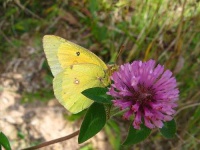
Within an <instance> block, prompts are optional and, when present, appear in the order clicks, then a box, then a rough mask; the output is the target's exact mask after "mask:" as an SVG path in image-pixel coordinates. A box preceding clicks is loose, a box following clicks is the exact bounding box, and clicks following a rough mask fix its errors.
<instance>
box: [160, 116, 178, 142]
mask: <svg viewBox="0 0 200 150" xmlns="http://www.w3.org/2000/svg"><path fill="white" fill-rule="evenodd" d="M160 132H161V134H162V135H163V136H164V137H166V138H173V137H174V136H175V134H176V122H175V120H174V119H173V120H171V121H168V122H165V123H164V126H163V127H162V128H161V129H160Z"/></svg>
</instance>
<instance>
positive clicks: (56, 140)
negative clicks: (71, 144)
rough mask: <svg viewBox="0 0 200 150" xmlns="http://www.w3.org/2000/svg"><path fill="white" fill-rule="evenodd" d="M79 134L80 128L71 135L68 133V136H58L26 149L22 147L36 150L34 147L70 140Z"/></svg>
mask: <svg viewBox="0 0 200 150" xmlns="http://www.w3.org/2000/svg"><path fill="white" fill-rule="evenodd" d="M78 134H79V130H78V131H76V132H74V133H72V134H70V135H67V136H64V137H61V138H58V139H55V140H51V141H47V142H44V143H41V144H39V145H36V146H32V147H28V148H25V149H22V150H34V149H38V148H42V147H46V146H49V145H51V144H55V143H58V142H62V141H66V140H69V139H71V138H73V137H75V136H77V135H78Z"/></svg>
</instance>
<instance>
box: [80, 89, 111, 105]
mask: <svg viewBox="0 0 200 150" xmlns="http://www.w3.org/2000/svg"><path fill="white" fill-rule="evenodd" d="M106 92H108V89H107V88H102V87H94V88H89V89H86V90H84V91H83V92H82V94H83V95H84V96H86V97H88V98H90V99H91V100H93V101H95V102H98V103H105V104H111V103H112V102H111V100H112V97H111V96H109V95H107V94H106Z"/></svg>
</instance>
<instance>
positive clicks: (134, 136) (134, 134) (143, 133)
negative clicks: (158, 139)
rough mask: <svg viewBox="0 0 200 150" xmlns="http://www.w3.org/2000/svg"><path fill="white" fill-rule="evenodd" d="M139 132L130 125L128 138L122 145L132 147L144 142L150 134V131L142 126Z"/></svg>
mask: <svg viewBox="0 0 200 150" xmlns="http://www.w3.org/2000/svg"><path fill="white" fill-rule="evenodd" d="M140 127H141V129H140V130H136V129H134V127H133V125H132V124H131V125H130V128H129V132H128V136H127V137H126V140H125V141H124V143H123V145H133V144H136V143H139V142H141V141H143V140H145V139H146V138H147V137H148V136H149V135H150V133H151V130H150V129H149V128H147V127H146V126H144V124H142V125H141V126H140Z"/></svg>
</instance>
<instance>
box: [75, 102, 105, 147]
mask: <svg viewBox="0 0 200 150" xmlns="http://www.w3.org/2000/svg"><path fill="white" fill-rule="evenodd" d="M105 123H106V112H105V109H104V105H103V104H100V103H93V104H92V105H91V106H90V107H89V109H88V111H87V113H86V115H85V118H84V120H83V122H82V125H81V129H80V133H79V136H78V143H79V144H80V143H83V142H85V141H86V140H88V139H90V138H91V137H93V136H94V135H96V134H97V133H98V132H99V131H100V130H101V129H102V128H103V127H104V125H105Z"/></svg>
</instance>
